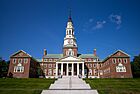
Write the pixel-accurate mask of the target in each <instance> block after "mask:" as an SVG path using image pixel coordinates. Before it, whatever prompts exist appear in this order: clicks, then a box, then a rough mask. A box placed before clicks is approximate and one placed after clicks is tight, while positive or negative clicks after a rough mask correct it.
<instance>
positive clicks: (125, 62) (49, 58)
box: [8, 16, 132, 78]
mask: <svg viewBox="0 0 140 94" xmlns="http://www.w3.org/2000/svg"><path fill="white" fill-rule="evenodd" d="M38 70H39V72H40V74H39V75H40V76H44V77H46V78H57V77H59V76H80V77H82V78H85V77H88V78H132V73H131V65H130V56H129V55H128V54H126V53H125V52H123V51H121V50H118V51H116V52H115V53H113V54H111V55H110V56H108V57H107V58H105V59H104V60H100V59H99V57H98V56H97V55H96V49H94V51H93V54H79V53H78V46H77V43H76V38H75V36H74V27H73V22H72V19H71V17H70V16H69V18H68V22H67V27H66V35H65V38H64V44H63V53H62V54H48V53H47V50H46V49H44V54H43V57H42V59H35V58H33V57H32V56H31V55H29V54H27V53H26V52H25V51H23V50H20V51H18V52H16V53H14V54H13V55H11V57H10V66H9V71H8V75H9V74H10V73H11V74H12V75H13V77H18V78H29V77H37V76H38Z"/></svg>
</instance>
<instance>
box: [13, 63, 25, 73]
mask: <svg viewBox="0 0 140 94" xmlns="http://www.w3.org/2000/svg"><path fill="white" fill-rule="evenodd" d="M14 72H24V66H22V65H21V64H20V63H19V64H18V65H17V66H15V67H14Z"/></svg>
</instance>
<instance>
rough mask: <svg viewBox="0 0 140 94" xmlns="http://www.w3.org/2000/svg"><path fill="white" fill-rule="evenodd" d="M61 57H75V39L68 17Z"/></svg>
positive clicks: (70, 20)
mask: <svg viewBox="0 0 140 94" xmlns="http://www.w3.org/2000/svg"><path fill="white" fill-rule="evenodd" d="M63 55H64V56H77V44H76V38H75V36H74V27H73V23H72V19H71V15H69V18H68V22H67V27H66V36H65V38H64V44H63Z"/></svg>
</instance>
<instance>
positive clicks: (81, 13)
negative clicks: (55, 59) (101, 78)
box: [0, 0, 140, 60]
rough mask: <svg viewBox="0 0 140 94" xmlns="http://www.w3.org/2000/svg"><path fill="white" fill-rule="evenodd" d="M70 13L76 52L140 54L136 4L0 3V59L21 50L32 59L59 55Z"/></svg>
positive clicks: (87, 0)
mask: <svg viewBox="0 0 140 94" xmlns="http://www.w3.org/2000/svg"><path fill="white" fill-rule="evenodd" d="M69 9H71V15H72V21H73V24H74V30H75V37H76V39H77V44H78V53H81V54H92V53H93V50H94V49H95V48H96V49H97V55H98V56H99V57H100V59H101V60H103V59H105V58H106V57H107V56H108V55H110V54H112V53H113V52H115V51H117V50H122V51H124V52H126V53H128V54H129V55H130V56H131V60H132V59H133V57H134V56H136V55H138V54H140V42H139V41H140V0H0V56H1V57H2V58H3V59H5V60H9V57H10V55H12V54H13V53H15V52H17V51H19V50H24V51H25V52H27V53H29V54H30V55H32V56H33V57H34V58H42V56H43V50H44V49H47V53H48V54H60V53H62V52H63V51H62V48H63V40H64V37H65V29H66V24H67V21H68V15H69Z"/></svg>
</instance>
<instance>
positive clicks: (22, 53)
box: [11, 50, 31, 57]
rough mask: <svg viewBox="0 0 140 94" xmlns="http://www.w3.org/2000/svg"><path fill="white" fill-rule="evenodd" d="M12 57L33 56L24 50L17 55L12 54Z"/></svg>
mask: <svg viewBox="0 0 140 94" xmlns="http://www.w3.org/2000/svg"><path fill="white" fill-rule="evenodd" d="M11 57H31V55H29V54H28V53H26V52H25V51H23V50H20V51H18V52H16V53H14V54H12V55H11Z"/></svg>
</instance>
